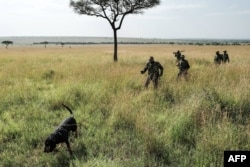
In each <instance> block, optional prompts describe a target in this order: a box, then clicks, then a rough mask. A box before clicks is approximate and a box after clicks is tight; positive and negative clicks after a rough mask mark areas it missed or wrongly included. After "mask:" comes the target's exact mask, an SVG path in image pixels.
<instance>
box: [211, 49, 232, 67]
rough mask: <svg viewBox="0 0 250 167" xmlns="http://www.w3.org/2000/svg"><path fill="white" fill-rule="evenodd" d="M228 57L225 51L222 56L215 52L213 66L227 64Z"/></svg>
mask: <svg viewBox="0 0 250 167" xmlns="http://www.w3.org/2000/svg"><path fill="white" fill-rule="evenodd" d="M229 62H230V60H229V55H228V53H227V51H226V50H225V51H223V54H221V53H220V52H219V51H217V52H216V54H215V56H214V63H215V64H222V63H229Z"/></svg>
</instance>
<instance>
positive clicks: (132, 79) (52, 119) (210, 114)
mask: <svg viewBox="0 0 250 167" xmlns="http://www.w3.org/2000/svg"><path fill="white" fill-rule="evenodd" d="M182 47H183V49H184V50H186V53H185V55H186V57H187V59H188V60H189V63H190V65H191V69H190V76H189V80H188V81H184V80H182V81H179V82H176V76H177V73H178V70H177V68H176V66H175V64H174V61H175V59H174V56H173V55H172V52H173V51H176V50H177V49H179V48H177V47H176V46H168V45H143V46H141V45H121V46H120V48H119V62H118V63H113V60H112V49H113V48H112V46H109V45H107V46H99V45H97V46H84V47H72V48H71V49H70V48H61V47H58V48H57V47H52V48H49V47H48V48H46V49H45V48H43V47H41V48H39V47H30V48H25V47H23V48H21V47H16V48H15V47H14V48H9V49H8V50H6V49H4V48H0V50H1V52H0V85H1V90H0V118H1V121H0V132H1V133H0V166H4V167H8V166H9V167H12V166H27V167H29V166H41V167H45V166H46V167H55V166H58V167H61V166H68V167H82V166H95V167H131V166H133V167H153V166H157V167H161V166H162V167H165V166H173V167H175V166H183V167H184V166H204V167H211V166H215V167H216V166H223V151H225V150H250V144H249V142H248V139H249V137H250V133H249V130H250V121H249V116H250V115H249V113H250V86H249V85H250V84H249V83H250V77H249V72H250V67H249V64H250V58H249V56H248V55H247V53H248V50H249V46H225V47H227V48H225V49H227V50H228V52H229V53H231V57H230V58H231V62H230V64H226V65H222V66H219V67H216V66H214V65H213V54H214V52H215V51H216V50H219V49H221V48H216V47H214V46H205V47H204V46H182ZM218 47H221V46H218ZM181 49H182V48H181ZM223 49H224V48H223ZM151 55H153V56H155V59H156V60H158V61H160V62H161V64H162V65H163V66H164V75H163V77H162V78H161V80H160V86H159V89H158V90H156V91H155V90H153V86H152V85H150V87H149V88H148V89H145V88H144V87H143V85H144V81H145V79H146V76H145V75H141V74H140V70H141V69H142V68H143V67H144V65H145V63H146V61H147V59H148V57H149V56H151ZM62 103H65V104H67V105H69V106H70V108H72V110H73V112H74V115H75V118H76V119H77V122H78V127H79V137H78V138H74V137H73V136H72V137H70V144H71V147H72V149H73V152H74V155H73V156H72V157H71V156H70V155H69V153H68V151H67V147H66V145H65V144H63V145H62V146H61V147H58V148H57V150H58V151H56V152H53V153H49V154H47V153H44V152H43V147H44V141H45V139H46V138H47V137H48V135H49V134H50V133H52V132H53V131H54V129H55V128H56V127H57V126H58V125H59V124H60V122H61V121H62V120H64V119H65V118H66V117H68V116H69V113H68V111H67V110H65V109H64V108H63V107H62V106H61V104H62Z"/></svg>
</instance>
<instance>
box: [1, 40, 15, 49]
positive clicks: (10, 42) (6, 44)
mask: <svg viewBox="0 0 250 167" xmlns="http://www.w3.org/2000/svg"><path fill="white" fill-rule="evenodd" d="M2 44H4V45H5V48H6V49H8V46H9V45H10V44H11V45H13V42H12V41H3V42H2Z"/></svg>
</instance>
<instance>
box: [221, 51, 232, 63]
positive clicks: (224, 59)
mask: <svg viewBox="0 0 250 167" xmlns="http://www.w3.org/2000/svg"><path fill="white" fill-rule="evenodd" d="M223 52H224V54H223V55H222V57H223V63H227V62H228V63H229V61H230V60H229V56H228V53H227V51H226V50H225V51H223Z"/></svg>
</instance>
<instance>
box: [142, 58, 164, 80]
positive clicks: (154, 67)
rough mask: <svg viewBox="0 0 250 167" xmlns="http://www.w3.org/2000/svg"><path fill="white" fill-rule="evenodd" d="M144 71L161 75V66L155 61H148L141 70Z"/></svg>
mask: <svg viewBox="0 0 250 167" xmlns="http://www.w3.org/2000/svg"><path fill="white" fill-rule="evenodd" d="M146 71H148V75H151V74H157V75H158V76H162V74H163V67H162V65H161V64H160V63H159V62H156V61H155V62H153V63H150V62H148V63H147V64H146V66H145V67H144V69H143V70H142V71H141V72H142V74H143V73H145V72H146Z"/></svg>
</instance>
